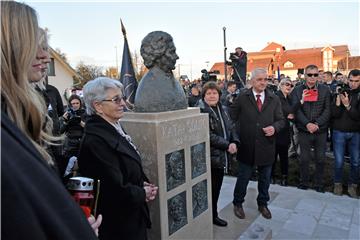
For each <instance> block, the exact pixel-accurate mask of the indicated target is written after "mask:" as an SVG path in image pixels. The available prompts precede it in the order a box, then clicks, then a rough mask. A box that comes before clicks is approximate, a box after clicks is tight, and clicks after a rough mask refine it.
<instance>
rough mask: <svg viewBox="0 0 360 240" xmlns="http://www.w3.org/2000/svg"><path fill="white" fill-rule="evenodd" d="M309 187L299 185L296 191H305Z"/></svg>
mask: <svg viewBox="0 0 360 240" xmlns="http://www.w3.org/2000/svg"><path fill="white" fill-rule="evenodd" d="M308 188H309V187H308V186H306V185H303V184H299V186H298V189H302V190H307V189H308Z"/></svg>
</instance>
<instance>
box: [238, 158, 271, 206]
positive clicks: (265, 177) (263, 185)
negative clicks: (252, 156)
mask: <svg viewBox="0 0 360 240" xmlns="http://www.w3.org/2000/svg"><path fill="white" fill-rule="evenodd" d="M271 168H272V164H270V165H266V166H258V173H259V177H258V179H259V180H258V192H259V194H258V197H257V204H258V206H267V202H268V201H269V200H270V196H269V191H268V190H269V186H270V178H271ZM253 169H254V166H251V165H248V164H245V163H242V162H239V175H238V177H237V181H236V185H235V189H234V200H233V204H234V205H235V206H239V207H242V203H243V202H244V199H245V195H246V189H247V185H248V183H249V180H250V178H251V175H252V173H253Z"/></svg>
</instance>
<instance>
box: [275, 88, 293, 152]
mask: <svg viewBox="0 0 360 240" xmlns="http://www.w3.org/2000/svg"><path fill="white" fill-rule="evenodd" d="M276 95H277V96H278V97H279V99H280V102H281V110H282V113H283V115H284V118H285V126H284V128H283V129H281V130H280V131H279V132H278V133H276V145H281V146H288V145H289V144H290V120H289V119H287V116H288V115H289V114H290V113H293V110H292V107H291V100H290V96H287V97H286V98H285V96H284V94H283V93H282V92H281V91H277V92H276Z"/></svg>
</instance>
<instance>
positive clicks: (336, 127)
mask: <svg viewBox="0 0 360 240" xmlns="http://www.w3.org/2000/svg"><path fill="white" fill-rule="evenodd" d="M336 93H337V94H336V98H335V99H334V101H333V103H332V105H331V113H332V117H333V138H332V140H333V145H334V156H335V177H334V194H336V195H341V194H342V192H343V189H342V170H343V164H344V153H345V148H346V146H347V147H348V148H349V152H350V166H351V167H350V177H349V180H348V183H349V184H348V193H349V195H350V196H351V197H353V198H357V192H356V191H357V184H358V182H359V152H360V70H358V69H354V70H352V71H351V72H350V73H349V86H348V85H338V86H337V88H336Z"/></svg>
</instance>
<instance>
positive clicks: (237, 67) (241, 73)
mask: <svg viewBox="0 0 360 240" xmlns="http://www.w3.org/2000/svg"><path fill="white" fill-rule="evenodd" d="M230 60H231V64H232V67H233V75H232V79H233V80H234V81H235V82H236V86H237V89H241V88H244V85H245V83H246V67H247V53H246V52H245V51H243V49H242V48H241V47H237V48H235V52H234V53H230Z"/></svg>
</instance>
